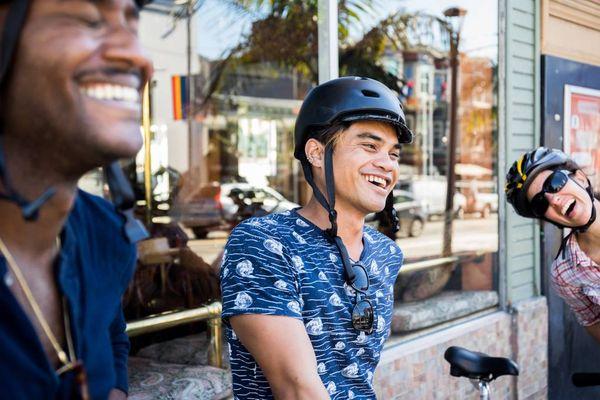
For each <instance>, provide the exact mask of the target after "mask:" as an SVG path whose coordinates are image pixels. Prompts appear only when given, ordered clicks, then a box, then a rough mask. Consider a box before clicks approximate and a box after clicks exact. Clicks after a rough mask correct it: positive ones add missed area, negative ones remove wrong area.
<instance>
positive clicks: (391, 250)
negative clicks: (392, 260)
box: [390, 244, 396, 254]
mask: <svg viewBox="0 0 600 400" xmlns="http://www.w3.org/2000/svg"><path fill="white" fill-rule="evenodd" d="M390 254H396V246H394V245H393V244H390Z"/></svg>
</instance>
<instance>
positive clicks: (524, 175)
mask: <svg viewBox="0 0 600 400" xmlns="http://www.w3.org/2000/svg"><path fill="white" fill-rule="evenodd" d="M568 161H570V159H569V156H567V155H566V154H565V153H564V152H562V151H560V150H557V149H549V148H547V147H538V148H537V149H535V150H532V151H529V152H527V153H525V154H523V155H522V156H521V157H520V158H519V159H518V160H517V161H515V162H514V163H513V165H512V167H511V168H510V169H509V170H508V173H507V174H506V186H505V187H504V192H505V193H506V200H507V201H508V202H509V203H510V204H511V205H512V206H513V208H514V209H515V211H516V213H517V214H519V215H521V216H523V217H527V218H536V216H535V215H534V214H533V213H532V211H531V207H530V204H529V200H527V189H528V188H529V185H531V182H533V180H534V179H535V177H536V176H537V175H538V174H539V173H540V172H542V171H546V170H555V169H557V168H561V167H565V165H566V164H567V162H568Z"/></svg>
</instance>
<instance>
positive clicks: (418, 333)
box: [144, 0, 547, 399]
mask: <svg viewBox="0 0 600 400" xmlns="http://www.w3.org/2000/svg"><path fill="white" fill-rule="evenodd" d="M459 3H461V2H460V1H459ZM480 3H481V4H483V3H482V2H480ZM499 3H500V6H499V7H500V8H501V9H500V12H501V14H502V15H504V18H502V19H501V21H502V22H503V23H505V24H506V26H501V27H500V29H499V30H497V31H500V32H502V33H501V35H502V34H503V35H504V37H500V38H499V41H500V43H504V44H506V47H505V48H504V49H503V52H501V53H500V56H499V59H498V60H495V59H493V58H492V59H491V60H490V58H488V59H487V60H486V59H482V58H479V57H475V56H474V55H472V54H468V53H467V54H466V55H464V54H463V55H462V57H461V71H460V74H459V76H460V82H459V83H460V86H459V87H460V93H461V94H460V110H459V111H460V117H459V120H460V127H459V130H460V137H459V141H458V142H459V143H460V146H459V147H458V149H457V152H458V161H459V162H460V163H461V164H462V167H461V168H464V170H463V172H464V171H473V170H475V171H480V172H479V173H481V171H484V172H485V176H486V178H491V179H493V180H494V183H495V184H492V185H490V189H491V191H494V192H495V191H496V190H495V189H494V188H496V187H500V188H501V187H503V178H502V176H503V174H504V172H505V170H506V168H507V166H508V165H507V164H509V163H510V162H512V160H513V159H514V157H515V155H516V154H518V153H519V152H521V151H523V150H526V149H528V148H529V147H531V146H533V145H536V144H537V143H538V141H537V139H536V138H537V136H536V135H537V134H538V133H537V130H536V118H539V116H538V113H536V111H535V110H536V108H535V107H536V104H538V103H539V99H537V98H536V94H537V92H536V89H535V88H536V82H537V79H538V78H539V76H537V75H536V71H537V70H536V65H537V64H536V63H537V60H536V55H535V54H536V53H535V46H536V36H535V35H536V34H537V33H538V32H537V30H536V29H537V28H536V27H537V24H536V10H535V9H534V7H535V5H534V4H535V3H534V2H531V1H526V0H512V1H510V2H499ZM473 4H474V3H471V6H469V7H485V13H484V14H485V15H489V20H488V21H486V23H488V24H495V23H496V21H497V18H496V17H495V15H493V13H490V9H491V8H490V5H489V4H488V3H485V4H483V5H479V3H478V5H473ZM504 7H505V8H504ZM440 11H441V10H440ZM480 15H481V14H480ZM273 18H274V19H275V18H276V16H274V17H273ZM467 18H469V17H468V16H467ZM149 21H152V23H153V25H152V26H151V27H148V26H147V27H146V28H144V29H147V30H148V31H152V30H154V31H155V30H156V26H157V23H156V21H155V20H154V19H151V20H149ZM158 25H160V24H158ZM508 28H510V29H508ZM205 29H206V30H208V28H206V27H205ZM227 29H229V27H227ZM477 29H483V28H482V27H481V26H480V27H479V28H477ZM426 31H427V32H429V30H427V29H426ZM476 33H477V34H479V33H480V32H479V31H478V32H476ZM155 37H157V36H156V35H155ZM297 44H298V47H301V46H300V45H301V44H302V43H297ZM161 46H162V47H161V48H160V49H158V47H157V46H156V45H155V50H157V49H158V50H160V51H163V52H164V53H161V52H160V51H159V52H158V56H157V57H158V59H159V60H162V61H163V62H164V63H163V64H162V65H164V66H165V68H171V67H170V66H169V65H168V64H167V61H168V60H166V56H165V54H171V53H170V52H169V51H171V52H172V49H174V48H175V45H174V44H173V43H170V44H162V45H161ZM178 46H179V47H177V49H181V51H180V54H178V55H177V56H175V55H173V59H174V60H179V61H180V60H182V58H180V56H181V55H182V54H183V52H184V45H183V42H181V43H178ZM290 47H291V48H293V47H294V46H290ZM430 47H433V46H429V47H425V46H422V47H419V48H418V49H414V48H412V49H411V50H410V51H409V50H405V51H401V52H398V51H391V50H390V49H386V50H385V51H382V53H383V57H382V59H381V60H376V59H373V63H374V64H377V65H379V64H381V65H382V66H384V67H385V70H386V71H387V72H389V73H392V74H393V76H396V77H397V78H399V79H403V80H404V81H405V83H406V86H405V89H404V92H405V93H404V95H405V96H406V99H405V100H406V113H407V120H408V123H409V125H410V127H411V128H412V129H414V130H415V132H416V133H417V134H418V135H419V136H418V137H417V141H416V143H415V144H414V145H412V146H406V147H405V148H404V149H403V152H402V163H403V166H402V167H403V171H404V172H406V175H409V176H411V177H412V176H413V175H414V174H422V175H435V174H436V173H439V174H440V175H444V174H445V173H446V153H447V147H446V143H447V134H448V130H449V129H448V128H449V126H448V115H449V104H448V101H449V91H450V82H449V80H450V79H449V76H450V68H449V65H448V60H447V58H446V55H445V53H443V52H440V51H435V50H434V49H433V48H430ZM150 50H151V51H152V48H151V49H150ZM167 50H169V51H167ZM177 51H178V52H179V50H177ZM329 55H330V54H321V55H320V57H325V56H329ZM179 61H178V62H179ZM194 62H196V61H194ZM496 62H497V63H496ZM290 64H292V63H290ZM159 65H160V63H159ZM495 65H498V66H499V67H498V68H496V67H495ZM293 67H294V66H293V65H287V64H286V65H285V66H281V65H280V64H277V68H275V67H274V66H273V65H268V64H260V65H259V64H243V63H242V62H240V63H237V64H236V63H232V64H231V66H230V67H229V68H228V69H227V70H226V71H225V74H224V75H223V79H221V81H220V84H219V86H218V87H217V88H216V90H215V91H214V93H213V95H212V97H211V100H210V101H209V102H208V104H207V106H206V108H204V109H202V110H201V111H202V112H201V113H200V114H198V115H197V116H196V120H197V125H198V136H199V142H198V145H195V144H193V146H194V148H193V150H194V154H196V155H197V156H198V158H199V160H201V162H202V164H201V165H202V168H201V169H202V170H203V174H204V177H203V179H206V180H208V181H223V180H237V179H241V178H245V179H247V180H251V181H255V182H261V183H264V182H265V181H266V182H268V184H269V186H272V187H274V188H276V189H278V190H279V191H280V192H282V193H284V195H285V196H286V197H287V198H288V199H290V200H295V201H298V199H299V193H298V187H299V186H301V185H300V184H299V182H300V181H301V178H300V177H301V173H299V168H298V164H297V163H296V162H295V161H293V158H292V148H293V144H292V143H293V135H292V129H293V123H294V116H295V114H296V113H297V110H298V107H299V104H300V99H301V98H302V97H303V95H304V93H305V92H306V88H307V87H308V86H309V85H308V84H307V83H306V82H304V83H302V84H300V83H299V82H298V81H297V80H298V77H299V75H295V74H294V73H292V72H290V71H294V69H293ZM172 68H173V70H168V69H164V70H160V69H159V75H157V78H156V79H157V81H158V82H157V88H159V89H156V91H155V92H154V93H153V94H154V97H153V99H154V103H153V104H154V105H155V109H154V115H155V122H156V123H158V121H159V120H161V119H162V120H164V121H166V122H164V124H165V125H167V127H168V131H167V135H168V137H169V142H168V148H169V150H168V153H169V162H170V163H178V165H183V166H184V167H185V168H183V169H186V168H187V159H186V157H187V151H188V144H187V139H186V137H187V136H186V132H185V129H183V130H177V129H179V127H183V126H184V123H183V122H181V123H180V122H173V121H172V120H170V119H169V118H171V117H170V108H169V107H170V93H169V92H168V90H165V91H161V90H162V89H160V88H164V87H165V86H163V85H167V86H166V87H168V85H169V83H168V82H169V77H170V76H171V75H173V74H183V73H184V72H185V70H184V69H183V68H179V64H178V65H177V66H173V67H172ZM217 68H218V63H214V62H212V61H211V62H209V61H206V60H201V67H200V73H201V74H202V76H204V79H206V78H207V77H208V76H211V75H212V71H215V70H216V69H217ZM195 71H197V69H195ZM498 73H500V74H501V75H500V77H498V76H497V74H498ZM164 80H166V81H167V83H165V82H164ZM295 80H296V81H295ZM200 86H201V87H202V85H200ZM496 89H497V90H496ZM163 103H164V104H163ZM496 109H498V110H499V111H498V112H496ZM161 123H162V122H161ZM497 160H503V163H498V161H497ZM477 167H478V168H479V170H478V169H477ZM490 170H491V172H490ZM471 173H472V172H471ZM464 174H467V173H466V172H464ZM429 178H431V177H427V181H443V178H440V177H437V178H432V179H429ZM423 181H425V179H423ZM427 183H428V182H427ZM470 183H471V182H467V183H466V184H467V185H469V184H470ZM440 186H441V185H437V188H435V187H434V188H433V189H430V190H429V191H430V192H440V189H439V187H440ZM426 190H427V189H426ZM486 194H492V195H495V194H496V193H486ZM501 196H502V195H501ZM492 197H493V196H492ZM502 200H503V198H502V197H500V201H499V202H498V214H492V217H491V218H488V219H484V220H481V221H478V220H473V219H469V220H467V222H468V223H469V224H471V223H472V224H473V226H475V225H479V224H484V225H485V224H488V225H486V227H488V228H491V229H490V230H491V231H492V234H491V236H492V243H491V246H490V247H488V248H486V253H485V254H484V255H481V253H480V252H481V240H482V239H481V238H480V237H478V236H477V234H475V236H469V237H470V238H473V239H472V240H471V242H472V243H470V245H471V247H469V248H468V250H466V251H465V253H466V254H457V258H459V259H460V261H459V262H458V265H459V267H458V268H456V269H454V270H453V272H452V273H451V276H450V275H449V272H448V271H449V270H448V269H447V268H443V267H441V266H440V265H442V266H443V265H444V264H443V261H440V260H439V258H438V256H437V253H436V251H435V250H432V251H431V254H429V255H430V256H431V257H427V259H419V260H416V259H415V258H412V257H414V255H413V254H411V251H412V249H411V248H410V247H408V246H406V251H405V254H406V257H407V260H409V261H408V262H407V263H406V265H404V267H403V269H402V270H401V275H400V279H399V285H398V287H397V289H398V293H397V294H398V303H397V304H396V307H397V311H398V312H399V313H402V312H404V314H403V315H406V316H407V317H406V319H405V320H404V321H403V322H405V323H406V324H404V325H403V324H401V323H398V324H396V325H395V327H394V335H393V336H392V339H391V340H390V342H389V345H388V346H387V347H386V348H385V349H384V351H383V352H382V357H381V364H380V369H379V370H378V372H377V373H376V374H375V376H376V379H375V386H376V387H377V388H378V389H377V390H378V393H379V395H380V397H381V398H393V397H394V398H411V399H428V398H435V397H442V398H455V397H457V398H468V397H469V396H472V395H473V392H472V391H470V389H469V387H468V386H467V385H468V383H466V382H462V381H461V382H460V383H459V382H457V381H456V379H455V378H450V377H449V376H448V373H447V369H444V368H442V367H441V366H442V365H446V364H445V363H444V361H443V358H442V355H443V351H444V349H445V347H447V346H449V345H453V344H458V345H462V346H465V347H470V348H473V349H474V350H478V351H483V352H488V353H491V354H493V355H499V356H500V355H502V356H510V357H513V358H514V359H515V360H516V361H517V362H518V363H519V364H520V365H521V368H522V373H523V375H522V377H519V378H518V379H512V378H511V379H509V378H502V379H501V380H500V381H499V382H498V385H495V386H497V387H494V393H495V394H499V393H502V394H503V395H501V397H500V398H526V397H527V396H529V397H531V398H533V397H535V398H543V397H544V395H545V393H546V392H545V390H546V389H545V388H546V375H545V374H546V372H547V369H546V367H545V365H546V364H545V363H546V350H547V348H546V331H545V328H546V324H547V317H546V315H547V314H546V311H547V309H546V303H545V299H544V298H543V297H539V296H540V295H541V280H540V271H541V268H540V264H539V260H540V257H539V256H540V253H539V251H540V250H539V238H536V236H535V233H536V228H535V225H534V224H533V223H530V222H528V221H526V220H523V219H522V218H518V217H517V216H516V215H514V213H513V212H512V210H511V209H509V208H507V206H506V204H505V202H503V201H502ZM300 202H301V201H300ZM498 232H500V233H499V236H498ZM472 234H473V233H472V232H470V231H467V230H464V231H458V232H457V233H456V236H463V235H465V236H466V235H472ZM423 242H425V241H424V240H423ZM431 242H433V245H432V246H436V245H438V244H439V245H440V247H441V235H439V236H438V237H435V238H433V239H432V240H431ZM404 243H406V242H404V241H403V240H400V245H401V247H403V248H404V247H405V246H404ZM416 245H417V246H418V245H421V243H420V242H419V243H417V244H416ZM411 258H412V259H411ZM440 262H442V264H439V263H440ZM436 263H438V264H436ZM439 282H443V285H442V286H443V289H444V292H443V293H444V296H446V295H449V294H450V295H451V297H450V300H448V298H447V297H443V296H442V297H441V300H440V297H437V295H436V293H437V292H436V290H439V289H440V288H439V287H436V284H438V283H439ZM423 292H424V293H423ZM482 292H483V293H482ZM409 300H410V301H411V302H410V303H409V302H408V301H409ZM432 304H433V305H432ZM404 306H406V307H404ZM403 307H404V308H403ZM410 307H413V308H410ZM407 310H409V311H411V312H407ZM416 316H419V317H422V320H420V321H418V323H416V324H413V323H412V322H411V321H415V318H414V317H416ZM402 329H404V330H402ZM434 366H435V367H436V368H434ZM437 367H440V368H437ZM440 382H441V383H440ZM496 389H498V390H496ZM459 393H460V394H459Z"/></svg>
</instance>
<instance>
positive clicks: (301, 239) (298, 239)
mask: <svg viewBox="0 0 600 400" xmlns="http://www.w3.org/2000/svg"><path fill="white" fill-rule="evenodd" d="M292 235H294V237H295V238H296V240H297V241H298V243H300V244H306V240H304V238H303V237H302V236H300V234H299V233H298V232H292Z"/></svg>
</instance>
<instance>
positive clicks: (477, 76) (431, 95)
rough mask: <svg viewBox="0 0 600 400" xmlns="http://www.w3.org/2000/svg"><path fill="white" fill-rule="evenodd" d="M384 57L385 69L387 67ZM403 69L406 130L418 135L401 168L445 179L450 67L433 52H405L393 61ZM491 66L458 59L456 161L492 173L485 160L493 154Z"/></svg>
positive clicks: (478, 60) (442, 56)
mask: <svg viewBox="0 0 600 400" xmlns="http://www.w3.org/2000/svg"><path fill="white" fill-rule="evenodd" d="M390 59H391V55H389V54H386V62H387V64H386V65H391V62H390ZM395 59H396V60H398V61H397V63H396V64H397V65H402V66H403V69H402V70H401V71H399V70H397V71H398V73H399V75H398V76H399V78H402V79H404V81H405V85H406V90H405V95H406V97H405V111H406V115H407V122H408V125H409V126H410V127H411V128H412V129H413V131H414V132H415V134H416V135H417V137H416V141H415V144H414V145H413V146H409V147H408V149H407V151H405V153H404V154H403V161H402V162H403V163H405V164H409V165H412V166H413V168H414V171H415V172H417V173H419V174H421V175H435V174H440V175H445V174H446V169H447V165H446V162H447V152H448V148H447V135H448V130H449V108H448V107H449V93H448V91H449V85H450V69H449V61H448V59H447V57H446V56H445V54H444V53H442V52H440V51H437V50H435V49H431V48H430V49H425V48H423V49H420V50H411V51H403V52H401V53H398V54H397V55H396V56H395ZM494 74H495V66H494V63H493V61H491V60H490V59H489V58H471V57H469V56H468V55H466V54H461V64H460V73H459V79H460V82H459V84H460V90H459V93H460V103H459V113H460V114H459V124H460V125H459V129H458V132H459V137H458V140H457V143H458V144H459V148H458V149H457V159H458V161H459V162H461V163H467V164H477V165H480V166H481V167H484V168H491V167H492V159H491V158H490V157H485V155H486V154H489V153H490V152H491V151H492V150H493V142H494V140H495V139H494V123H493V121H494V118H495V117H496V116H495V115H494V114H493V112H494V110H493V104H494V87H493V82H494V81H493V79H494Z"/></svg>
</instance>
